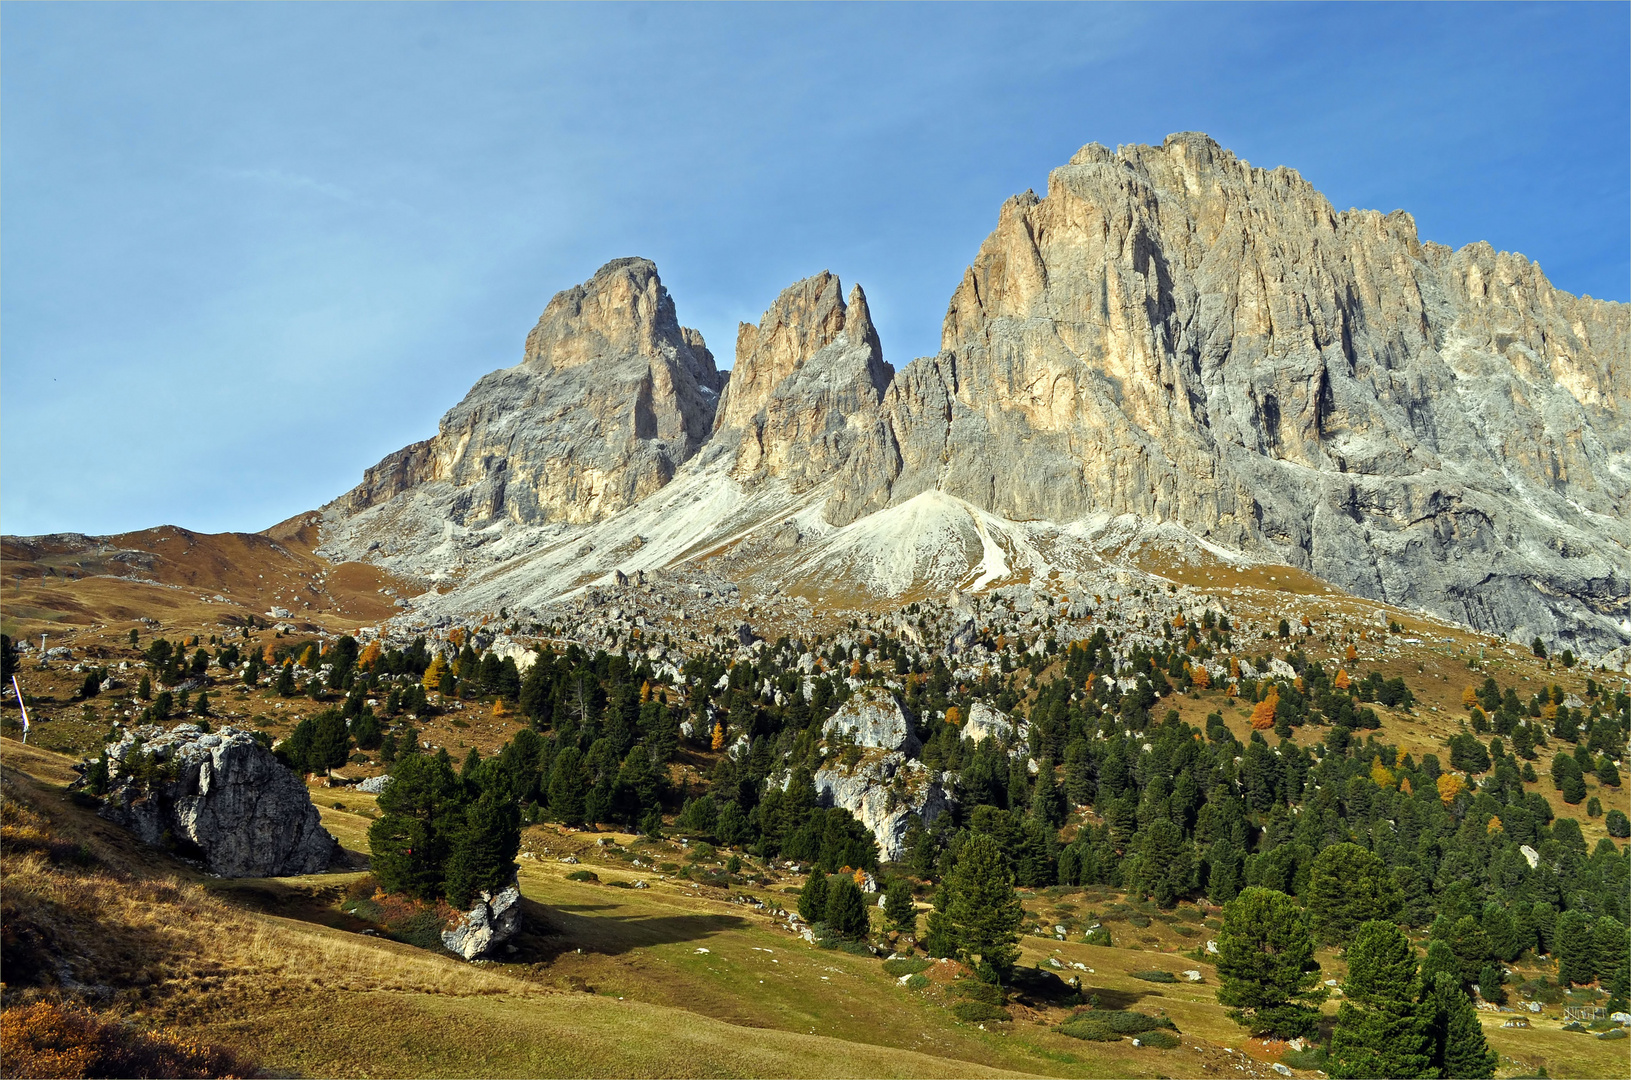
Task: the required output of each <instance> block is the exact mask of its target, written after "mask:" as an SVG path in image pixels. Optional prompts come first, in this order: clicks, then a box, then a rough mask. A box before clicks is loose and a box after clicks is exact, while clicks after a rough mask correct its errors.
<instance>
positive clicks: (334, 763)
mask: <svg viewBox="0 0 1631 1080" xmlns="http://www.w3.org/2000/svg"><path fill="white" fill-rule="evenodd" d="M312 721H313V730H312V741H311V750H310V752H308V754H307V755H306V771H307V772H320V771H327V770H329V769H338V768H339V767H340V766H342V765H344V764H345V761H346V756H347V755H348V754H350V753H351V731H350V729H349V728H348V727H347V726H346V722H345V716H344V714H342V713H341V712H340V711H339V710H338V709H324V710H323V711H322V712H320V713H318V714H317V715H316V716H315V717H313V718H312Z"/></svg>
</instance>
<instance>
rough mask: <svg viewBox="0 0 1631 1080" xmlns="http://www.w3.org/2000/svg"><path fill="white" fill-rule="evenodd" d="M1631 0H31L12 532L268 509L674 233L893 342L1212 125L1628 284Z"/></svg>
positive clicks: (1588, 288) (3, 47)
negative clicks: (1063, 177) (1105, 156)
mask: <svg viewBox="0 0 1631 1080" xmlns="http://www.w3.org/2000/svg"><path fill="white" fill-rule="evenodd" d="M1628 39H1631V7H1628V6H1627V5H1626V4H1623V3H1620V4H1592V5H1567V4H1548V5H1533V6H1532V5H1523V4H1501V5H1489V6H1485V5H1478V4H1443V5H1422V6H1416V5H1387V4H1373V5H1353V6H1349V5H1343V4H1317V5H1307V6H1304V5H1292V4H1275V5H1267V6H1250V5H1226V4H1208V5H1200V6H1187V5H1179V4H1158V5H1147V6H1116V5H1099V4H1095V5H1084V6H1069V5H1041V6H1026V5H1013V4H1010V5H1002V6H982V5H956V6H935V5H927V4H924V5H893V6H868V5H860V4H855V5H842V6H819V5H723V6H709V5H677V4H676V5H656V6H645V5H613V4H600V5H593V6H570V5H493V6H487V5H479V4H462V5H446V6H443V5H436V4H414V5H404V6H395V5H390V4H356V5H323V4H298V5H296V4H290V5H285V4H256V5H208V4H205V5H199V4H177V5H143V4H121V5H96V4H73V5H67V4H57V5H46V4H17V3H8V4H5V5H4V6H0V185H3V193H4V202H3V209H0V273H3V279H0V285H3V288H0V530H3V531H5V532H7V533H13V534H16V533H24V534H28V533H40V532H50V531H68V530H72V531H82V532H113V531H118V530H123V529H133V528H141V527H145V526H149V525H155V524H159V523H174V524H179V525H184V526H187V527H190V528H195V529H200V530H211V531H213V530H225V529H242V530H253V529H260V528H264V527H266V526H268V525H271V524H272V523H274V522H276V521H278V520H280V519H282V518H284V517H287V516H289V515H292V514H295V513H298V512H300V511H302V510H306V509H310V508H314V507H316V506H318V505H320V504H321V503H323V502H325V501H327V500H328V499H330V498H332V497H333V496H335V495H337V494H339V493H341V492H342V491H344V490H346V489H347V488H349V487H350V486H351V485H353V484H354V483H356V481H357V480H358V479H359V478H360V474H361V472H362V470H363V469H364V468H365V467H367V466H368V465H371V464H373V463H374V462H375V461H376V460H378V459H379V458H380V457H382V456H383V455H384V454H386V453H389V452H390V451H392V450H395V449H397V448H399V447H401V446H403V445H405V444H406V443H408V442H411V441H414V440H416V439H421V438H425V437H427V436H429V435H430V434H432V433H433V432H434V431H435V427H436V420H437V418H438V417H439V416H440V415H441V413H442V412H444V411H445V410H446V409H447V408H448V407H450V406H451V405H452V404H454V403H455V402H456V401H457V400H458V399H459V398H460V397H461V396H462V395H463V394H464V392H465V390H466V389H468V387H469V386H470V384H471V383H472V382H474V381H475V380H476V379H477V378H478V377H479V376H481V375H482V374H484V373H486V372H488V371H491V370H493V369H494V368H498V367H503V366H508V365H510V364H513V363H515V362H517V361H518V360H519V359H520V355H521V346H522V342H523V339H524V338H525V336H526V332H527V330H528V329H529V328H530V327H531V326H532V324H533V322H534V321H535V320H536V319H537V317H538V314H539V312H541V311H542V310H543V307H544V305H545V304H546V303H547V302H548V300H549V298H550V296H551V295H553V294H554V293H555V292H556V291H558V290H560V289H563V288H567V287H569V286H571V285H573V284H575V283H577V282H579V281H581V280H583V279H585V278H587V277H588V276H589V275H590V274H592V273H593V272H594V270H595V269H596V268H597V267H598V266H600V265H601V264H602V263H604V262H606V261H607V260H608V259H612V258H616V257H619V256H623V255H644V256H647V257H649V258H652V259H654V260H655V261H656V263H657V265H658V267H659V269H660V271H661V273H662V276H663V280H664V282H665V283H666V284H667V286H668V289H669V292H670V293H671V294H672V295H673V297H674V299H675V302H676V304H677V305H678V308H679V313H680V318H681V321H682V322H684V323H686V324H687V325H691V326H695V327H697V328H699V329H700V330H701V331H702V332H703V334H704V335H705V336H706V338H707V340H708V342H709V345H710V346H711V347H712V349H713V351H714V353H715V355H716V356H717V357H718V358H719V360H720V362H721V364H722V365H725V364H729V362H730V359H731V353H732V350H733V346H734V341H735V329H736V324H737V322H738V321H739V320H744V319H745V320H756V319H757V318H758V316H759V314H760V313H761V312H762V311H763V310H764V308H765V307H766V305H768V303H769V302H770V301H771V299H772V298H773V297H774V296H775V294H776V293H777V292H778V291H779V290H780V289H781V288H782V287H784V286H785V285H787V284H789V283H790V282H792V281H793V280H795V279H797V278H799V277H803V276H805V275H808V274H811V273H814V272H816V271H818V270H822V269H830V270H832V271H833V272H835V273H837V274H838V275H840V277H842V278H843V280H844V282H845V285H846V287H847V286H848V285H849V283H851V282H854V281H859V282H861V284H862V285H863V287H865V289H866V290H867V295H868V297H869V299H870V301H871V307H872V311H873V316H874V319H875V320H876V322H877V324H878V328H879V332H880V335H881V337H882V340H883V344H884V351H885V355H886V357H887V358H888V359H889V360H890V361H891V362H892V363H894V364H895V365H896V366H897V367H898V366H900V365H902V364H904V363H906V362H907V361H909V360H910V359H912V358H913V357H915V356H918V355H923V354H926V353H932V352H934V351H935V350H936V348H937V347H938V341H939V328H940V320H941V316H942V315H943V314H944V311H945V305H946V302H947V300H948V299H949V298H950V295H951V291H952V289H953V288H954V287H955V286H956V284H957V282H958V280H959V279H960V277H961V275H962V272H963V269H964V267H965V266H966V265H967V264H968V262H969V260H970V259H971V258H972V256H973V255H974V252H975V250H976V249H977V248H978V246H979V244H980V241H981V240H982V239H983V238H984V236H985V234H986V233H987V232H988V231H989V230H990V228H991V227H992V225H993V224H994V223H995V220H996V213H997V208H998V206H999V205H1000V204H1001V202H1002V200H1003V199H1004V198H1006V197H1007V196H1009V195H1011V194H1014V193H1016V192H1020V191H1023V190H1025V189H1026V188H1035V189H1037V190H1038V191H1042V190H1044V189H1045V185H1046V181H1047V173H1048V170H1049V169H1050V168H1052V167H1054V166H1056V165H1059V164H1061V163H1063V162H1064V161H1065V160H1066V159H1068V158H1069V157H1070V155H1071V154H1072V153H1073V152H1074V151H1075V150H1076V149H1077V148H1078V147H1079V146H1081V145H1082V144H1084V143H1087V142H1100V143H1104V144H1106V145H1110V146H1114V145H1117V144H1119V143H1133V142H1159V141H1160V140H1161V139H1162V138H1163V137H1164V136H1165V135H1166V134H1168V133H1169V132H1173V131H1184V130H1199V131H1206V132H1208V133H1210V134H1211V135H1213V136H1214V137H1215V138H1217V139H1218V140H1219V141H1220V142H1221V143H1222V144H1223V145H1224V146H1226V147H1229V148H1230V149H1232V150H1234V151H1235V152H1236V153H1237V154H1239V155H1240V156H1241V157H1243V158H1245V159H1246V160H1248V161H1250V162H1252V163H1253V164H1254V165H1260V166H1264V167H1274V166H1278V165H1287V166H1290V167H1292V168H1295V169H1297V170H1298V171H1299V172H1301V173H1302V174H1303V175H1304V176H1305V177H1307V178H1308V179H1309V180H1310V181H1312V182H1313V183H1314V184H1315V186H1317V187H1318V188H1320V189H1321V190H1322V191H1324V192H1325V194H1326V195H1327V197H1329V198H1330V200H1331V201H1332V203H1333V204H1334V205H1335V206H1336V207H1337V208H1338V209H1345V208H1347V207H1349V206H1359V207H1369V208H1375V209H1380V210H1383V211H1387V210H1392V209H1395V208H1398V207H1402V208H1404V209H1406V210H1409V211H1410V212H1411V213H1412V214H1414V215H1415V218H1416V221H1417V224H1418V227H1419V230H1420V233H1421V235H1422V237H1423V239H1429V240H1436V241H1438V242H1441V243H1446V244H1450V245H1454V246H1459V245H1461V244H1465V243H1469V242H1471V241H1474V240H1488V241H1489V242H1490V243H1492V244H1494V245H1495V246H1496V247H1498V248H1502V249H1507V250H1515V251H1521V252H1523V253H1525V254H1526V255H1528V256H1530V257H1531V258H1534V259H1536V260H1538V261H1539V262H1540V264H1541V266H1542V267H1543V268H1544V269H1545V271H1546V272H1547V274H1548V275H1549V276H1550V277H1551V279H1552V281H1553V282H1554V283H1555V284H1556V285H1558V286H1559V287H1561V288H1564V289H1567V290H1569V291H1571V292H1576V293H1589V294H1591V295H1593V296H1598V297H1603V298H1607V299H1614V300H1620V301H1624V300H1626V299H1627V291H1628V275H1631V267H1628V249H1631V241H1628V236H1631V166H1628V161H1631V106H1628V97H1631V94H1628V86H1631V64H1628V47H1627V43H1628Z"/></svg>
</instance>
